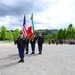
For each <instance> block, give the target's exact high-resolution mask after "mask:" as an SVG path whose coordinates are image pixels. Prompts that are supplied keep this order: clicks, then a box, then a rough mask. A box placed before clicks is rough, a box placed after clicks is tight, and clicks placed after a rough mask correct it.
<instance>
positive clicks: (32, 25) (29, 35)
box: [28, 13, 34, 39]
mask: <svg viewBox="0 0 75 75" xmlns="http://www.w3.org/2000/svg"><path fill="white" fill-rule="evenodd" d="M30 20H31V24H30V25H29V27H28V38H29V39H30V38H31V37H32V35H33V30H34V22H33V13H32V14H31V17H30Z"/></svg>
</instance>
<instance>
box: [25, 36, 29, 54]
mask: <svg viewBox="0 0 75 75" xmlns="http://www.w3.org/2000/svg"><path fill="white" fill-rule="evenodd" d="M28 52H29V38H28V36H27V37H26V53H25V54H28Z"/></svg>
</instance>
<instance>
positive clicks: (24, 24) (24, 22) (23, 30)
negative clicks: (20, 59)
mask: <svg viewBox="0 0 75 75" xmlns="http://www.w3.org/2000/svg"><path fill="white" fill-rule="evenodd" d="M22 34H23V37H26V36H27V30H26V16H25V15H24V21H23V28H22Z"/></svg>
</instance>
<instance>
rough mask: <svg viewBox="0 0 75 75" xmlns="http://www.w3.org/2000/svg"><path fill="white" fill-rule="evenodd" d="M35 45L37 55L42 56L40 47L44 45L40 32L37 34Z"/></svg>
mask: <svg viewBox="0 0 75 75" xmlns="http://www.w3.org/2000/svg"><path fill="white" fill-rule="evenodd" d="M37 43H38V50H39V54H42V45H43V43H44V37H43V35H42V34H41V32H39V33H38V36H37Z"/></svg>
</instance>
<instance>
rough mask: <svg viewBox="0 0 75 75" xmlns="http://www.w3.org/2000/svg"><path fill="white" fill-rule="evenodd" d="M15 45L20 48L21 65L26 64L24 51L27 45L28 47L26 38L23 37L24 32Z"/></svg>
mask: <svg viewBox="0 0 75 75" xmlns="http://www.w3.org/2000/svg"><path fill="white" fill-rule="evenodd" d="M15 44H17V48H18V52H19V57H20V60H19V61H18V62H19V63H20V62H22V63H23V62H24V49H25V45H26V38H24V37H23V36H22V32H21V33H20V37H18V38H17V39H16V40H15Z"/></svg>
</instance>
